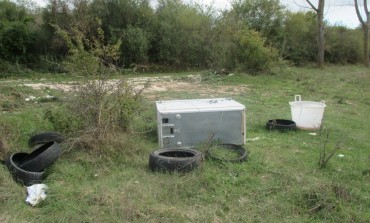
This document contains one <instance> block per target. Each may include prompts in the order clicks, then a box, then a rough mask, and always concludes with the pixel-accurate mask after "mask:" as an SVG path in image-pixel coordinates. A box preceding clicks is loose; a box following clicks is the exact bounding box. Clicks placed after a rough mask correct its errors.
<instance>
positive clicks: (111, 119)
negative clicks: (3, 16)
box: [46, 27, 146, 149]
mask: <svg viewBox="0 0 370 223" xmlns="http://www.w3.org/2000/svg"><path fill="white" fill-rule="evenodd" d="M55 28H56V30H57V32H58V33H59V35H60V36H62V37H63V39H64V40H65V41H66V42H67V45H68V47H69V55H68V57H67V59H66V60H65V62H64V64H63V66H64V67H65V69H66V70H67V71H68V73H69V74H71V75H74V76H76V77H81V78H80V80H79V81H77V82H76V83H75V85H74V88H73V90H72V91H71V92H69V93H68V95H67V100H66V102H67V103H66V104H65V106H63V107H58V108H57V109H52V110H50V111H48V112H47V114H46V118H47V119H49V120H50V121H51V122H52V124H53V125H54V127H55V128H56V130H59V131H62V132H64V133H66V134H69V135H71V138H72V140H71V142H72V144H73V145H79V146H82V147H85V148H89V149H94V148H103V147H102V146H101V145H103V144H104V145H105V144H106V142H107V141H108V140H109V142H110V143H114V141H115V139H117V138H119V137H117V135H119V134H126V133H127V132H128V130H129V129H130V127H131V124H132V121H133V120H134V118H135V117H136V116H138V115H139V114H140V113H141V111H143V105H144V101H143V98H142V96H141V93H142V91H143V90H144V88H145V87H146V84H144V85H143V86H141V87H137V86H133V85H132V84H131V83H130V82H129V81H128V80H127V79H124V78H121V79H112V77H113V76H115V75H118V71H117V69H116V67H115V64H116V62H117V60H118V59H119V49H120V44H121V43H120V42H117V43H115V44H110V43H108V44H106V43H105V40H104V33H103V31H102V29H101V28H100V27H98V28H97V30H96V35H95V36H93V37H89V38H88V37H87V35H86V34H84V33H83V32H81V31H79V30H78V29H72V30H73V31H72V32H70V33H68V32H66V31H64V30H61V29H59V28H58V27H55ZM118 141H119V140H118ZM118 141H117V142H118Z"/></svg>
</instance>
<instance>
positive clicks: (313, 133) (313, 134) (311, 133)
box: [308, 132, 317, 136]
mask: <svg viewBox="0 0 370 223" xmlns="http://www.w3.org/2000/svg"><path fill="white" fill-rule="evenodd" d="M308 134H309V135H312V136H315V135H317V133H315V132H310V133H308Z"/></svg>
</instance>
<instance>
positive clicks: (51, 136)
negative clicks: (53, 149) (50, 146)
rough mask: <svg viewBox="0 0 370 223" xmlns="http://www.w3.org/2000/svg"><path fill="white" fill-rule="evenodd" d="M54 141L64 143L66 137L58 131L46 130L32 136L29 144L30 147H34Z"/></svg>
mask: <svg viewBox="0 0 370 223" xmlns="http://www.w3.org/2000/svg"><path fill="white" fill-rule="evenodd" d="M52 141H55V142H57V143H62V142H63V141H64V137H63V136H62V135H61V134H59V133H57V132H44V133H40V134H36V135H33V136H31V138H30V139H29V140H28V145H29V146H30V147H34V146H36V145H40V144H45V143H48V142H52Z"/></svg>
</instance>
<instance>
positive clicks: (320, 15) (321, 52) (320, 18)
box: [317, 9, 325, 68]
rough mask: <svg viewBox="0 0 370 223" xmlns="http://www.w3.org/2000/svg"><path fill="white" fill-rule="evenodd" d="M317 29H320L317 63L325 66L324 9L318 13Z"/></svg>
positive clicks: (319, 65)
mask: <svg viewBox="0 0 370 223" xmlns="http://www.w3.org/2000/svg"><path fill="white" fill-rule="evenodd" d="M317 29H318V32H319V33H318V38H319V39H318V41H317V47H318V55H317V56H318V57H317V65H318V67H320V68H322V67H324V52H325V38H324V13H323V9H322V11H320V12H318V13H317Z"/></svg>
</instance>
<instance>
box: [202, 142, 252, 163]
mask: <svg viewBox="0 0 370 223" xmlns="http://www.w3.org/2000/svg"><path fill="white" fill-rule="evenodd" d="M218 146H222V147H223V148H225V149H228V150H232V151H235V152H237V153H238V155H239V157H238V158H235V159H224V158H220V157H217V156H215V155H213V154H212V152H211V151H212V148H216V147H210V148H209V149H208V151H207V153H206V156H207V157H209V158H211V159H214V160H218V161H223V162H244V161H246V160H247V159H248V152H247V150H246V149H244V148H243V147H242V146H239V145H235V144H219V145H218Z"/></svg>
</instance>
